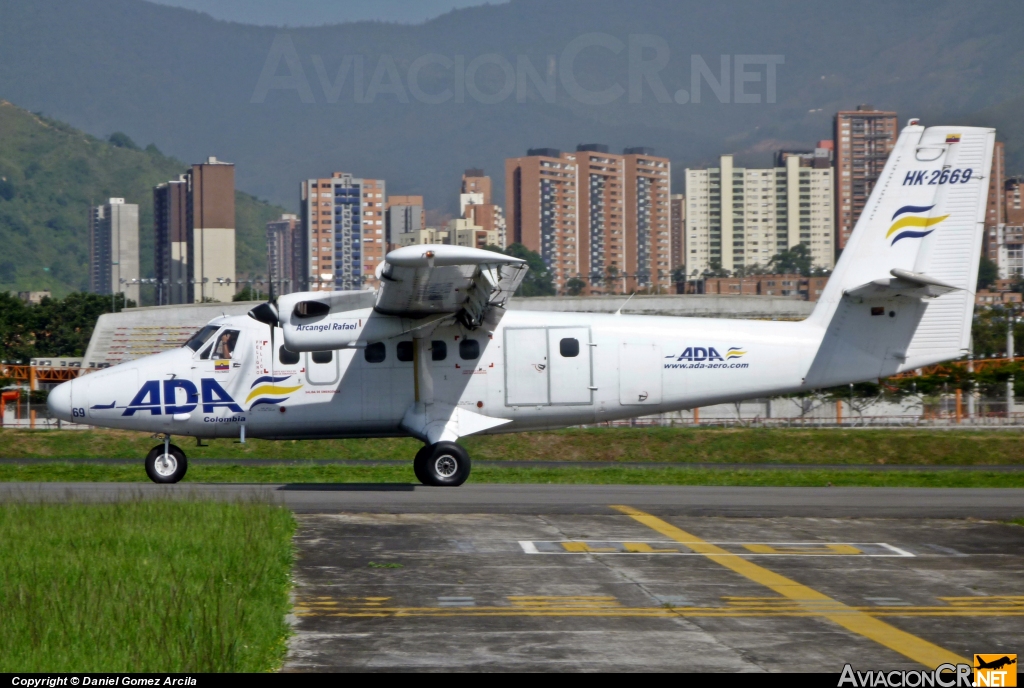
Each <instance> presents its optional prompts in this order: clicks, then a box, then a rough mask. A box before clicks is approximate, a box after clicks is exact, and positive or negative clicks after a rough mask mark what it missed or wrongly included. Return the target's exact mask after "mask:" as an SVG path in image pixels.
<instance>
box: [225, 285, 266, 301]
mask: <svg viewBox="0 0 1024 688" xmlns="http://www.w3.org/2000/svg"><path fill="white" fill-rule="evenodd" d="M267 295H268V294H267V292H261V291H257V290H256V289H254V288H253V286H252V285H251V284H248V285H246V287H245V289H243V290H242V291H240V292H238V293H237V294H235V295H234V296H232V297H231V300H232V301H261V300H263V299H265V298H266V297H267Z"/></svg>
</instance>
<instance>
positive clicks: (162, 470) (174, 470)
mask: <svg viewBox="0 0 1024 688" xmlns="http://www.w3.org/2000/svg"><path fill="white" fill-rule="evenodd" d="M187 470H188V460H187V459H186V458H185V452H183V451H181V448H180V447H177V446H175V445H173V444H169V443H166V442H165V443H164V444H158V445H157V446H155V447H153V449H151V450H150V452H149V454H147V455H146V475H148V476H149V479H150V480H152V481H153V482H155V483H176V482H178V481H179V480H181V479H182V478H184V477H185V471H187Z"/></svg>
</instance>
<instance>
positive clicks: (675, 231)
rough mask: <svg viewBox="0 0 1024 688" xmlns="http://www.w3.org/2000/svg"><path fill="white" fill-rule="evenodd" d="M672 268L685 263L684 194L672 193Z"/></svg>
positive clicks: (670, 198)
mask: <svg viewBox="0 0 1024 688" xmlns="http://www.w3.org/2000/svg"><path fill="white" fill-rule="evenodd" d="M669 202H670V203H671V205H672V209H671V212H672V237H671V241H672V259H671V260H670V261H669V262H670V263H671V265H672V269H673V270H675V269H676V268H678V267H680V266H685V265H686V194H672V195H671V196H670V197H669Z"/></svg>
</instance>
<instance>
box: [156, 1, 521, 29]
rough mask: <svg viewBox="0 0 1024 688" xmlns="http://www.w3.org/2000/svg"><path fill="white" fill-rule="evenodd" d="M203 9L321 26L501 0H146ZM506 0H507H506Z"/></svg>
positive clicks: (418, 15) (406, 18)
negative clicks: (374, 0)
mask: <svg viewBox="0 0 1024 688" xmlns="http://www.w3.org/2000/svg"><path fill="white" fill-rule="evenodd" d="M148 1H149V2H152V3H155V4H158V5H170V6H172V7H181V8H183V9H188V10H195V11H197V12H205V13H206V14H209V15H210V16H211V17H213V18H214V19H222V20H224V21H232V22H239V23H242V24H256V25H260V26H290V27H299V26H322V25H324V24H343V23H348V22H358V21H386V22H398V23H400V24H419V23H422V22H425V21H428V20H430V19H433V18H435V17H439V16H441V15H442V14H445V13H447V12H450V11H452V10H453V9H461V8H464V7H473V6H476V5H484V4H491V5H501V4H504V2H503V0H490V2H489V3H488V1H487V0H376V2H372V3H366V2H354V1H353V0H287V1H285V0H148ZM506 1H507V0H506Z"/></svg>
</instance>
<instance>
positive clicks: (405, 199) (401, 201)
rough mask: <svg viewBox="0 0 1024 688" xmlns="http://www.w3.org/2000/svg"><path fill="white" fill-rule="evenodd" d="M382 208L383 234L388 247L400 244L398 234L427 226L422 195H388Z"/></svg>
mask: <svg viewBox="0 0 1024 688" xmlns="http://www.w3.org/2000/svg"><path fill="white" fill-rule="evenodd" d="M384 208H385V211H384V215H385V220H384V227H385V229H384V236H385V240H386V241H387V245H388V247H389V248H390V247H393V246H399V245H400V243H399V240H398V236H399V235H400V234H408V233H409V232H417V231H419V230H421V229H423V228H424V227H426V226H427V217H426V212H425V211H424V210H423V196H389V197H388V198H387V201H386V203H385V205H384Z"/></svg>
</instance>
